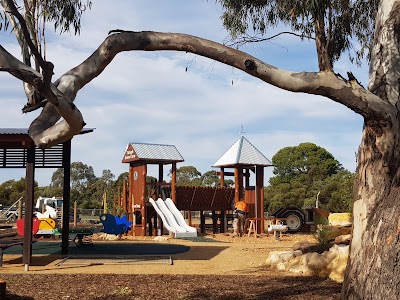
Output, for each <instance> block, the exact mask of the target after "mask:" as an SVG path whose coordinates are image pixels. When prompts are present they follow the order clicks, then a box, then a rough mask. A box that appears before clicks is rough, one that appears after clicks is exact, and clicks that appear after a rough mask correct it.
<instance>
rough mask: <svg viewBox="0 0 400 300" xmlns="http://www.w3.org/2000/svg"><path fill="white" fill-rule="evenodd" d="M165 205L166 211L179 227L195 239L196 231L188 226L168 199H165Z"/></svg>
mask: <svg viewBox="0 0 400 300" xmlns="http://www.w3.org/2000/svg"><path fill="white" fill-rule="evenodd" d="M164 202H165V204H166V205H167V207H168V209H169V210H170V211H171V213H172V214H173V215H174V217H175V220H176V221H177V222H178V224H179V226H181V227H183V228H185V229H186V231H187V232H192V233H193V234H194V236H195V237H197V229H196V228H194V227H191V226H189V225H188V224H187V223H186V221H185V219H184V218H183V216H182V214H181V212H180V211H179V210H178V209H177V208H176V206H175V203H174V202H173V201H172V200H171V199H170V198H167V199H165V201H164Z"/></svg>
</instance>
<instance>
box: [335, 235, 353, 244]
mask: <svg viewBox="0 0 400 300" xmlns="http://www.w3.org/2000/svg"><path fill="white" fill-rule="evenodd" d="M350 241H351V234H344V235H339V236H337V237H336V238H335V244H345V245H349V244H350Z"/></svg>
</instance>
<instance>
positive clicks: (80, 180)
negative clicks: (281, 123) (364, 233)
mask: <svg viewBox="0 0 400 300" xmlns="http://www.w3.org/2000/svg"><path fill="white" fill-rule="evenodd" d="M272 163H273V165H274V170H273V174H274V176H272V177H271V178H270V179H269V185H268V186H267V187H266V188H265V192H264V202H265V207H266V210H267V211H268V212H270V213H273V212H274V211H276V210H277V209H279V208H282V207H297V208H305V207H308V206H315V202H316V200H317V199H316V197H317V194H318V200H319V206H320V207H322V208H325V209H327V210H329V211H331V212H343V211H350V210H351V204H352V200H351V199H352V188H353V181H354V174H353V173H351V172H349V171H348V170H345V169H344V168H343V167H342V166H341V164H340V163H339V162H338V161H337V160H336V159H335V158H334V157H333V155H332V154H331V153H329V152H328V151H327V150H325V149H324V148H322V147H319V146H317V145H315V144H312V143H302V144H300V145H298V146H294V147H285V148H283V149H281V150H279V151H278V152H277V153H276V154H275V155H274V156H273V157H272ZM176 174H177V175H176V177H177V185H186V186H211V187H214V186H219V185H220V179H219V176H218V175H217V173H216V171H215V170H210V171H207V172H205V173H204V174H202V173H201V172H200V171H198V170H197V169H196V167H194V166H182V167H180V168H178V169H177V171H176ZM169 175H170V174H169ZM126 179H128V172H124V173H121V174H120V175H119V176H118V177H116V176H115V175H114V174H113V173H112V172H111V171H110V170H108V169H105V170H103V171H102V174H101V176H99V177H97V176H96V175H95V173H94V169H93V167H92V166H88V165H86V164H84V163H83V162H73V163H71V202H72V203H73V202H75V201H76V202H77V204H78V206H79V207H80V208H101V207H102V205H103V195H104V193H106V196H107V199H108V201H109V202H111V201H113V200H114V197H115V196H116V195H117V192H118V187H122V184H123V181H124V180H126ZM155 180H156V178H154V177H152V176H147V181H148V182H150V181H153V182H154V181H155ZM63 183H64V172H63V169H62V168H59V169H57V170H56V171H55V172H54V173H53V175H52V177H51V183H50V185H49V186H39V185H38V183H37V182H35V199H36V198H37V197H39V196H47V197H52V196H62V194H63ZM224 185H225V186H227V187H233V186H234V182H233V180H231V179H226V180H225V183H224ZM24 196H25V179H24V178H21V179H20V180H8V181H6V182H3V183H2V184H0V202H1V203H2V204H3V205H4V206H7V205H11V204H12V203H14V202H15V201H17V200H18V199H19V198H20V197H22V198H23V197H24Z"/></svg>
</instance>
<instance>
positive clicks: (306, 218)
mask: <svg viewBox="0 0 400 300" xmlns="http://www.w3.org/2000/svg"><path fill="white" fill-rule="evenodd" d="M316 213H317V212H316V209H315V208H312V207H310V208H306V209H304V210H300V209H298V208H290V207H289V208H280V209H278V210H277V211H276V212H274V213H273V214H271V216H273V217H275V218H285V219H286V220H285V222H284V223H285V224H286V225H287V226H288V231H289V232H298V231H310V229H311V226H313V225H314V222H315V215H316ZM328 214H329V213H328Z"/></svg>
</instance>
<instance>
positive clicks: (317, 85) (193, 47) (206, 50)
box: [0, 30, 393, 146]
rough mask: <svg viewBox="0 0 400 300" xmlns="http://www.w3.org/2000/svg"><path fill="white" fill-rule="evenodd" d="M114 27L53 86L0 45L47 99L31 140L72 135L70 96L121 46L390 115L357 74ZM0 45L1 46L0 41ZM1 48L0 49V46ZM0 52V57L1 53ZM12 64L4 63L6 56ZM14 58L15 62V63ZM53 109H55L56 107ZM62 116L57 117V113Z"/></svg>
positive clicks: (74, 113) (75, 127)
mask: <svg viewBox="0 0 400 300" xmlns="http://www.w3.org/2000/svg"><path fill="white" fill-rule="evenodd" d="M114 32H117V33H115V34H112V35H110V36H108V37H107V38H106V39H105V40H104V42H103V43H102V44H101V45H100V46H99V48H98V49H97V50H96V51H95V52H94V53H93V54H92V55H91V56H90V57H89V58H87V59H86V60H85V61H84V62H82V63H81V64H80V65H79V66H77V67H75V68H73V69H71V70H70V71H68V72H67V73H65V74H64V75H62V76H61V77H60V79H58V80H57V83H56V85H57V87H55V85H53V84H51V89H50V90H48V89H45V88H43V77H42V76H41V75H40V74H39V73H37V72H36V71H34V70H33V69H32V68H30V67H27V66H26V65H24V64H22V63H21V62H19V61H18V60H16V59H15V58H14V57H12V56H11V55H10V54H9V53H8V52H6V51H5V50H4V49H3V48H0V70H3V71H8V72H9V73H10V74H12V75H14V76H16V77H18V78H20V79H21V80H23V81H25V82H28V83H29V84H32V85H33V86H34V87H35V88H37V89H38V91H39V92H40V93H41V94H42V95H43V96H45V97H46V98H47V99H48V100H49V102H51V104H52V106H54V108H52V107H51V104H50V103H48V104H47V105H46V106H45V108H44V109H43V111H42V113H41V115H40V116H39V117H38V118H37V119H36V120H35V121H34V122H33V123H32V124H31V127H30V135H31V137H32V138H34V140H35V142H36V144H38V145H42V146H49V145H54V144H56V143H59V142H60V141H63V139H64V140H66V137H72V136H71V134H72V135H73V134H77V133H78V132H79V131H80V130H81V128H82V127H83V119H82V116H81V115H80V113H78V112H79V111H78V110H77V109H75V107H74V105H73V104H72V102H69V101H73V100H74V99H75V97H76V94H77V93H78V91H79V90H80V89H81V88H83V87H84V86H85V85H86V84H87V83H89V82H90V81H91V80H92V79H94V78H95V77H97V76H98V75H100V74H101V73H102V71H103V70H104V69H105V68H106V67H107V66H108V64H109V63H111V61H112V60H113V59H114V57H115V56H116V55H117V54H118V53H120V52H122V51H134V50H144V51H161V50H175V51H186V52H191V53H194V54H198V55H201V56H204V57H208V58H210V59H213V60H216V61H219V62H221V63H224V64H227V65H230V66H232V67H235V68H238V69H240V70H242V71H244V72H246V73H248V74H250V75H251V76H254V77H257V78H259V79H261V80H263V81H265V82H267V83H269V84H271V85H274V86H276V87H279V88H282V89H284V90H287V91H292V92H303V93H308V94H314V95H321V96H325V97H327V98H330V99H332V100H334V101H335V102H338V103H340V104H343V105H345V106H347V107H348V108H350V109H351V110H353V111H354V112H356V113H359V114H361V115H362V116H364V118H366V119H370V120H376V119H380V120H382V121H383V120H386V121H389V120H390V116H391V114H392V107H393V106H392V104H390V103H389V102H388V101H384V100H382V99H381V98H379V97H378V96H376V95H374V94H372V93H371V92H369V91H367V90H365V89H364V88H363V87H362V86H361V85H360V84H358V82H357V80H349V81H347V80H344V79H343V78H340V77H338V76H336V75H335V74H334V73H333V72H332V71H330V70H327V71H323V72H290V71H286V70H282V69H279V68H276V67H274V66H272V65H269V64H267V63H264V62H262V61H261V60H259V59H257V58H255V57H253V56H251V55H249V54H247V53H244V52H242V51H239V50H236V49H233V48H229V47H227V46H224V45H222V44H219V43H216V42H212V41H209V40H206V39H202V38H198V37H195V36H191V35H186V34H180V33H159V32H149V31H146V32H133V31H121V30H118V31H114ZM0 47H1V46H0ZM1 50H2V51H1ZM2 55H3V57H2ZM7 55H8V56H9V57H12V59H11V60H12V61H13V62H14V64H15V65H13V66H8V67H5V66H4V62H5V65H7V64H8V63H9V62H8V59H9V58H7V57H6V56H7ZM15 61H17V62H18V63H16V62H15ZM56 111H57V112H56ZM58 113H60V115H61V116H62V117H63V118H64V121H65V122H66V124H65V123H63V122H60V123H57V124H56V122H57V120H58V119H59V115H58Z"/></svg>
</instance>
